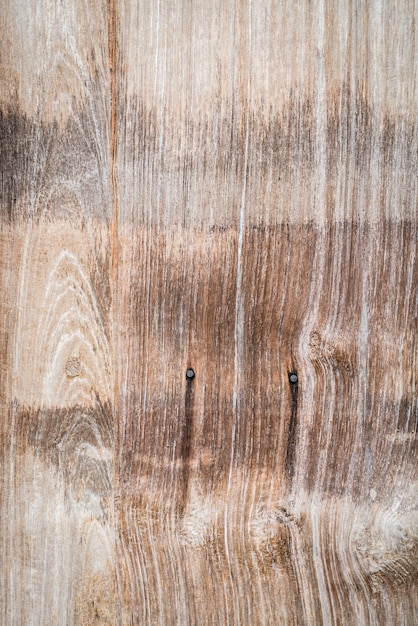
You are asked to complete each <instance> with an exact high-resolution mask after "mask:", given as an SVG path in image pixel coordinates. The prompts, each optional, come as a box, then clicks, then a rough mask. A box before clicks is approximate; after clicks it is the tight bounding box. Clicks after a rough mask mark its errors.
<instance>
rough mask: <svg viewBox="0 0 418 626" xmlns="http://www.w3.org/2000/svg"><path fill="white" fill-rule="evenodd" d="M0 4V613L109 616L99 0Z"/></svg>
mask: <svg viewBox="0 0 418 626" xmlns="http://www.w3.org/2000/svg"><path fill="white" fill-rule="evenodd" d="M1 11H2V18H3V20H2V24H3V30H4V34H5V37H4V38H3V39H2V70H1V71H2V76H3V77H4V78H6V80H5V81H4V82H3V86H2V91H1V96H2V98H1V100H2V103H3V104H2V112H1V131H0V136H1V142H0V145H1V148H0V150H1V163H2V178H1V181H2V182H1V217H2V224H1V244H2V246H1V253H0V254H1V269H2V289H1V304H0V310H1V337H2V382H1V398H2V405H1V412H2V414H1V484H2V489H1V522H0V526H1V531H0V534H1V548H0V555H1V556H0V559H1V566H2V567H1V569H2V572H3V575H2V577H1V578H2V583H1V600H0V622H1V623H2V624H7V625H9V624H10V625H12V624H16V625H19V626H20V625H23V624H56V625H62V624H96V623H97V624H99V623H100V624H108V623H109V624H111V623H114V619H115V615H116V604H115V573H114V572H115V550H114V546H115V537H114V524H113V513H112V512H113V454H114V433H113V431H114V422H113V409H112V399H113V355H112V351H111V335H112V325H111V298H112V284H111V257H110V255H109V250H110V249H111V244H110V235H109V223H110V219H111V215H112V195H111V180H110V177H109V158H110V156H109V115H110V108H109V78H108V74H109V69H108V57H107V48H108V46H107V24H108V14H107V7H106V3H102V4H100V3H93V5H92V6H91V7H89V5H88V4H87V3H84V2H75V3H66V5H64V4H62V3H59V4H57V3H54V2H49V1H46V0H45V1H42V2H40V3H38V2H29V3H24V4H21V3H16V2H13V1H11V2H5V3H3V4H2V9H1Z"/></svg>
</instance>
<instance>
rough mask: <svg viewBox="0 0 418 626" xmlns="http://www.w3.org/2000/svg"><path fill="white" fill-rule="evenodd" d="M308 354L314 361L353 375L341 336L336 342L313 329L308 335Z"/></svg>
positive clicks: (350, 362) (350, 361)
mask: <svg viewBox="0 0 418 626" xmlns="http://www.w3.org/2000/svg"><path fill="white" fill-rule="evenodd" d="M308 354H309V357H310V359H311V360H312V361H313V362H314V363H322V365H323V366H324V365H328V367H332V368H333V369H335V370H338V371H339V372H341V373H343V374H346V375H348V376H352V375H353V365H352V360H351V358H350V355H349V353H348V352H347V349H346V346H345V345H344V341H343V338H340V341H339V342H338V343H334V342H330V341H326V340H325V339H323V337H321V335H320V333H319V332H318V331H316V330H315V331H313V332H312V333H311V334H310V337H309V344H308Z"/></svg>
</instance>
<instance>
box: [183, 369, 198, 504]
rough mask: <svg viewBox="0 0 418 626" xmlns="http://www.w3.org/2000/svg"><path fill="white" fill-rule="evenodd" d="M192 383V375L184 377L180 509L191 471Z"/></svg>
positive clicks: (185, 497)
mask: <svg viewBox="0 0 418 626" xmlns="http://www.w3.org/2000/svg"><path fill="white" fill-rule="evenodd" d="M188 371H189V370H188ZM194 385H195V383H194V377H193V378H190V377H189V378H187V379H186V391H185V396H184V423H183V432H182V435H181V443H180V458H181V464H182V468H181V472H182V476H181V479H180V480H181V491H182V495H181V497H180V498H179V506H180V510H183V509H184V507H185V506H186V504H187V493H188V489H189V480H190V472H191V468H190V459H191V458H192V441H193V419H194V416H193V412H194Z"/></svg>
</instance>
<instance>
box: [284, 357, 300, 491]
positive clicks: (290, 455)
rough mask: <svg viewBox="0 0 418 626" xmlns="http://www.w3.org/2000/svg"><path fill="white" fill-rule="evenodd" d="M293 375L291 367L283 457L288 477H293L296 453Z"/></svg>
mask: <svg viewBox="0 0 418 626" xmlns="http://www.w3.org/2000/svg"><path fill="white" fill-rule="evenodd" d="M293 376H296V377H297V372H296V370H295V369H294V368H292V370H291V372H289V383H290V392H291V409H290V420H289V427H288V436H287V445H286V458H285V464H284V465H285V471H286V474H287V476H288V478H289V479H290V481H291V480H292V478H293V474H294V469H295V468H294V463H295V453H296V438H297V428H298V423H297V419H298V389H299V384H298V379H297V378H296V381H293V378H292V377H293Z"/></svg>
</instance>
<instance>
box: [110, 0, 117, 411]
mask: <svg viewBox="0 0 418 626" xmlns="http://www.w3.org/2000/svg"><path fill="white" fill-rule="evenodd" d="M116 2H117V0H109V33H108V39H109V74H110V178H111V187H112V220H111V226H110V238H111V246H112V270H111V272H112V273H111V275H112V291H113V294H114V293H115V283H117V273H118V197H117V192H118V190H117V176H116V168H117V151H118V146H117V122H116V115H117V95H118V94H117V83H116V70H117V7H116ZM113 306H114V303H112V308H113ZM113 346H114V347H115V345H114V341H113ZM113 362H114V357H113ZM117 400H118V368H117V367H115V365H114V371H113V409H114V410H115V408H116V406H117Z"/></svg>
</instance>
